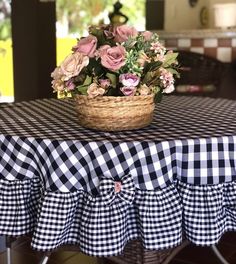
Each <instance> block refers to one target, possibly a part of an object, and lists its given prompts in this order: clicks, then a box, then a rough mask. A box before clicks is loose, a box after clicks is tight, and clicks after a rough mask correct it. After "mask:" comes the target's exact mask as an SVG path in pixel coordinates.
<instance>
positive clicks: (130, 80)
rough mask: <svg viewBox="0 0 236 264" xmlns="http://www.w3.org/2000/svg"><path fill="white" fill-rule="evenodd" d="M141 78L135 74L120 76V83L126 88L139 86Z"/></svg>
mask: <svg viewBox="0 0 236 264" xmlns="http://www.w3.org/2000/svg"><path fill="white" fill-rule="evenodd" d="M139 81H140V78H139V77H138V76H137V75H135V74H133V73H123V74H121V75H120V76H119V82H120V83H122V84H123V85H124V86H126V87H130V86H137V85H138V84H139Z"/></svg>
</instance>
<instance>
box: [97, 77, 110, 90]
mask: <svg viewBox="0 0 236 264" xmlns="http://www.w3.org/2000/svg"><path fill="white" fill-rule="evenodd" d="M98 81H99V84H100V86H101V87H102V88H104V89H107V88H108V87H109V86H110V85H111V81H110V80H109V79H99V80H98Z"/></svg>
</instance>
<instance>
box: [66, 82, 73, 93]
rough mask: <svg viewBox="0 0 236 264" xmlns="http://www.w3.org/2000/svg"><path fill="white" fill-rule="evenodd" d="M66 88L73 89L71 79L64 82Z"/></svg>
mask: <svg viewBox="0 0 236 264" xmlns="http://www.w3.org/2000/svg"><path fill="white" fill-rule="evenodd" d="M66 89H67V91H71V90H74V89H75V84H74V83H73V80H71V79H70V80H69V81H67V82H66Z"/></svg>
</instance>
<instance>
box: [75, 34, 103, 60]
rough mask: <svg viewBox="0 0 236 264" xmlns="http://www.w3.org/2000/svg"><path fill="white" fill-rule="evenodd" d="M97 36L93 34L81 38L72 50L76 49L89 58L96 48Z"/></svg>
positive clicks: (92, 55)
mask: <svg viewBox="0 0 236 264" xmlns="http://www.w3.org/2000/svg"><path fill="white" fill-rule="evenodd" d="M97 42H98V40H97V38H96V37H95V36H92V35H89V36H88V37H86V38H82V39H81V40H80V41H79V42H78V43H77V45H76V46H75V47H73V50H74V51H78V52H80V53H82V54H84V55H87V56H89V57H90V58H92V57H94V53H95V51H96V48H97Z"/></svg>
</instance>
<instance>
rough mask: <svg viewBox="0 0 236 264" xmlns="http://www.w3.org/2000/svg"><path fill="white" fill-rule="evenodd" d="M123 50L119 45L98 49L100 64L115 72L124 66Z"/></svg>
mask: <svg viewBox="0 0 236 264" xmlns="http://www.w3.org/2000/svg"><path fill="white" fill-rule="evenodd" d="M125 53H126V51H125V48H124V47H123V46H121V45H118V46H114V47H110V46H109V45H104V46H102V47H101V48H100V49H99V54H100V57H101V64H102V66H104V67H105V68H107V69H109V70H111V71H117V70H119V69H120V68H121V67H122V66H124V65H125Z"/></svg>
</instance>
